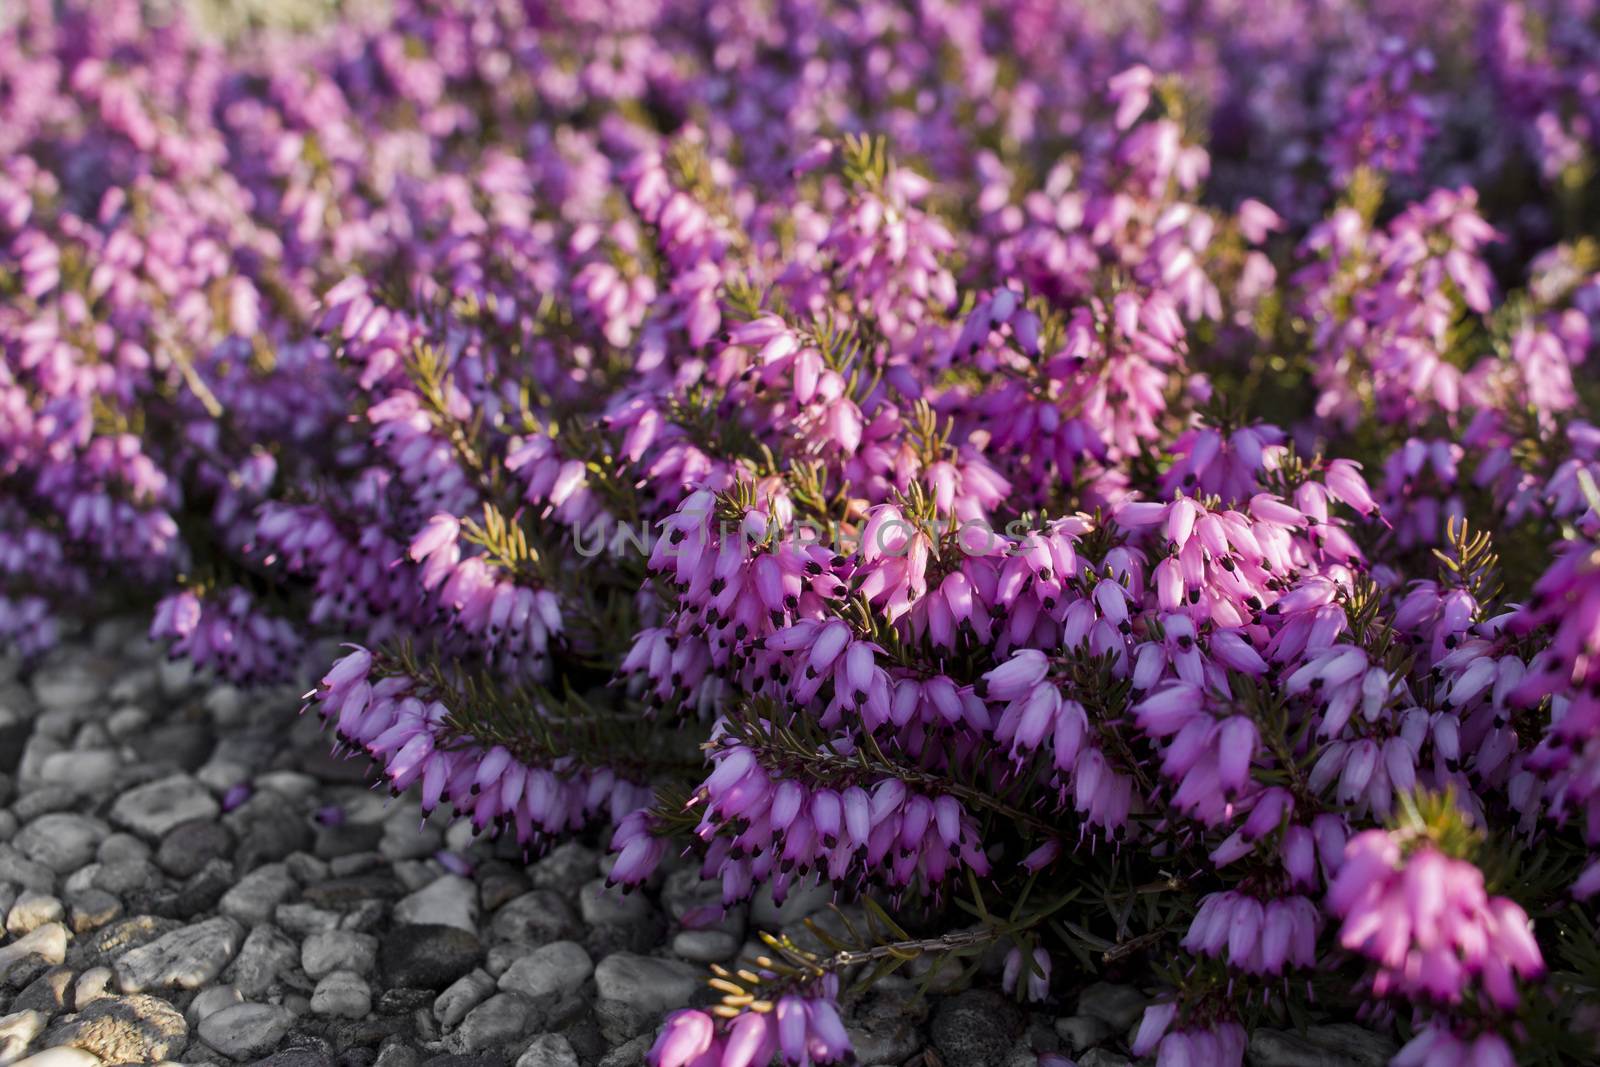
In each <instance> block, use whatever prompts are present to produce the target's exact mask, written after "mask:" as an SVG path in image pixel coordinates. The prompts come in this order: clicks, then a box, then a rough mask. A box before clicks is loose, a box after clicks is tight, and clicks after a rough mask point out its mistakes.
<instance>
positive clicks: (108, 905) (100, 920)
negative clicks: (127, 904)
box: [67, 886, 122, 935]
mask: <svg viewBox="0 0 1600 1067" xmlns="http://www.w3.org/2000/svg"><path fill="white" fill-rule="evenodd" d="M121 914H122V901H120V900H118V899H117V897H116V895H115V894H114V893H108V892H106V891H105V890H104V889H96V888H94V887H93V886H90V887H89V888H88V889H80V890H78V891H77V892H75V893H68V894H67V923H68V925H70V926H71V927H72V932H73V933H75V934H80V935H81V934H87V933H89V932H91V931H94V930H98V929H100V928H101V927H102V926H104V925H106V924H107V923H109V922H113V921H114V920H115V919H116V918H117V916H119V915H121Z"/></svg>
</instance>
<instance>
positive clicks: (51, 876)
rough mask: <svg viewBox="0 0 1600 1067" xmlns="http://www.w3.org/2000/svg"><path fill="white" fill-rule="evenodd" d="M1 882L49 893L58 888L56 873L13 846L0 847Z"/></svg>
mask: <svg viewBox="0 0 1600 1067" xmlns="http://www.w3.org/2000/svg"><path fill="white" fill-rule="evenodd" d="M0 882H11V883H12V884H14V885H18V886H22V887H23V888H25V889H37V890H38V891H39V892H41V893H48V892H50V891H51V890H52V889H54V888H55V887H56V872H55V871H54V870H53V869H52V868H49V867H46V866H45V865H44V864H42V863H39V862H37V861H35V860H30V859H29V858H28V857H26V856H24V855H23V854H22V853H20V852H18V851H17V850H16V849H15V848H13V847H12V846H11V845H0Z"/></svg>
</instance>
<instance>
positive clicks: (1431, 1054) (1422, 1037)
mask: <svg viewBox="0 0 1600 1067" xmlns="http://www.w3.org/2000/svg"><path fill="white" fill-rule="evenodd" d="M1389 1062H1390V1063H1391V1064H1392V1065H1393V1067H1457V1065H1458V1064H1469V1065H1471V1067H1514V1065H1515V1064H1516V1062H1517V1060H1516V1057H1515V1056H1513V1055H1512V1053H1511V1048H1510V1046H1508V1045H1507V1044H1506V1041H1505V1039H1504V1038H1503V1037H1501V1036H1500V1035H1499V1034H1496V1033H1492V1032H1485V1033H1481V1034H1479V1035H1478V1036H1477V1037H1475V1038H1469V1037H1462V1036H1458V1035H1457V1034H1456V1033H1454V1032H1453V1031H1452V1030H1451V1029H1450V1027H1449V1025H1448V1024H1446V1023H1443V1022H1439V1021H1434V1022H1431V1023H1429V1024H1428V1025H1427V1026H1425V1027H1423V1028H1422V1029H1421V1030H1420V1031H1418V1032H1417V1035H1416V1036H1415V1037H1413V1038H1412V1039H1411V1040H1410V1041H1409V1042H1407V1043H1406V1046H1405V1048H1403V1049H1401V1050H1400V1051H1399V1053H1398V1054H1396V1056H1395V1058H1394V1059H1392V1060H1390V1061H1389Z"/></svg>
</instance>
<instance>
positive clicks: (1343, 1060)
mask: <svg viewBox="0 0 1600 1067" xmlns="http://www.w3.org/2000/svg"><path fill="white" fill-rule="evenodd" d="M1395 1051H1396V1049H1395V1044H1394V1042H1392V1041H1390V1040H1388V1039H1386V1038H1385V1037H1383V1036H1382V1035H1381V1034H1376V1033H1373V1032H1372V1031H1371V1030H1368V1029H1366V1028H1365V1027H1361V1026H1357V1025H1355V1024H1353V1023H1335V1024H1332V1025H1329V1026H1310V1027H1307V1028H1306V1032H1305V1033H1304V1035H1301V1034H1297V1033H1294V1032H1292V1031H1288V1030H1271V1029H1268V1028H1266V1027H1261V1028H1258V1029H1256V1030H1254V1031H1252V1032H1251V1034H1250V1045H1249V1050H1248V1052H1247V1053H1246V1057H1245V1058H1246V1060H1247V1062H1248V1063H1249V1064H1250V1067H1383V1065H1384V1064H1386V1063H1388V1062H1389V1060H1390V1059H1391V1058H1392V1057H1393V1056H1394V1054H1395Z"/></svg>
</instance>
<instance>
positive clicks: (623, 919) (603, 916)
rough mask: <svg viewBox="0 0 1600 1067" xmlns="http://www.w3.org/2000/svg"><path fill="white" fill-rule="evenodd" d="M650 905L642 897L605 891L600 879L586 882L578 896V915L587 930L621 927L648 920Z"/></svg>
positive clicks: (613, 889) (619, 890) (610, 889)
mask: <svg viewBox="0 0 1600 1067" xmlns="http://www.w3.org/2000/svg"><path fill="white" fill-rule="evenodd" d="M650 910H651V909H650V901H649V900H648V899H647V898H646V897H645V895H644V894H643V893H624V892H623V891H622V888H621V887H620V886H613V887H607V886H606V882H605V879H604V878H596V879H595V880H594V881H592V882H587V883H585V884H584V887H583V888H582V889H581V890H579V892H578V911H579V914H581V915H582V916H583V921H584V922H585V923H587V924H588V925H590V926H622V925H626V924H628V923H636V922H642V921H644V920H646V919H648V918H649V917H650Z"/></svg>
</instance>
